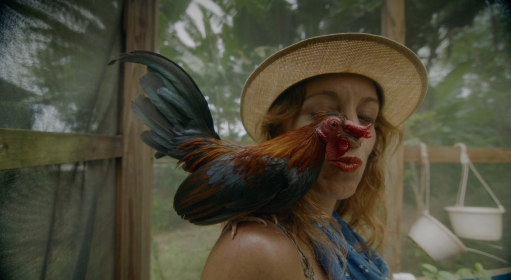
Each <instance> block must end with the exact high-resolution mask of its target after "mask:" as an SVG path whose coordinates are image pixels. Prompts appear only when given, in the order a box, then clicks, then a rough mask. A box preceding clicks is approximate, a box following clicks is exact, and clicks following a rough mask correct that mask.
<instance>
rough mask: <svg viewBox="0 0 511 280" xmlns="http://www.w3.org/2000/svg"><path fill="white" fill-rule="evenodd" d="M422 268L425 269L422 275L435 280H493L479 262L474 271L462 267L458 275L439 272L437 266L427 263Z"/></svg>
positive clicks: (443, 271) (457, 272)
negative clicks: (471, 279) (469, 279)
mask: <svg viewBox="0 0 511 280" xmlns="http://www.w3.org/2000/svg"><path fill="white" fill-rule="evenodd" d="M421 267H422V268H423V270H422V275H424V276H426V277H428V278H430V279H434V280H436V279H440V280H458V279H466V278H474V279H476V280H491V274H490V272H488V270H486V269H485V268H484V267H483V265H482V264H481V263H478V262H476V263H475V264H474V268H473V269H470V268H468V267H462V268H460V269H458V270H457V271H456V273H451V272H448V271H445V270H439V269H438V268H436V267H435V266H433V265H431V264H427V263H423V264H421Z"/></svg>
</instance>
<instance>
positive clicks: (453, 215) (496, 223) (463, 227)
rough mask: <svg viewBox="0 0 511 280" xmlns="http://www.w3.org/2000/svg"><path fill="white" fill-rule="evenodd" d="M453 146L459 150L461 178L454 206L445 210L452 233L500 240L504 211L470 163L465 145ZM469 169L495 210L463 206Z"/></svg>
mask: <svg viewBox="0 0 511 280" xmlns="http://www.w3.org/2000/svg"><path fill="white" fill-rule="evenodd" d="M455 146H457V147H460V149H461V156H460V162H461V165H462V173H461V175H462V177H461V182H460V189H459V191H458V198H457V201H456V205H455V206H450V207H446V208H445V210H447V212H448V213H449V218H450V220H451V224H452V227H453V229H454V232H455V233H456V235H457V236H459V237H462V238H468V239H475V240H485V241H497V240H500V239H501V238H502V215H503V214H504V213H505V212H506V211H505V209H504V207H503V206H502V204H500V201H499V200H498V199H497V197H496V196H495V194H494V193H493V191H492V190H491V189H490V187H489V186H488V184H487V183H486V182H485V181H484V179H483V177H481V175H480V174H479V172H477V169H476V168H475V166H474V165H473V164H472V162H471V161H470V158H469V157H468V154H467V147H466V146H465V144H463V143H456V144H455ZM469 168H470V169H471V170H472V172H474V174H475V175H476V177H477V179H479V181H480V182H481V184H482V185H483V186H484V188H485V189H486V191H487V192H488V193H489V194H490V196H491V197H492V198H493V200H494V201H495V203H496V204H497V207H496V208H494V207H493V208H492V207H468V206H464V203H465V195H466V190H467V181H468V172H469Z"/></svg>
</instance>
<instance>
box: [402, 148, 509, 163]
mask: <svg viewBox="0 0 511 280" xmlns="http://www.w3.org/2000/svg"><path fill="white" fill-rule="evenodd" d="M467 154H468V157H469V158H470V161H472V162H480V163H510V162H511V149H509V148H475V147H467ZM428 158H429V162H432V163H434V162H436V163H441V162H442V163H458V162H460V148H458V147H428ZM420 160H421V158H420V150H419V147H418V146H405V161H420Z"/></svg>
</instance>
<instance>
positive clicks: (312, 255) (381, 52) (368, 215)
mask: <svg viewBox="0 0 511 280" xmlns="http://www.w3.org/2000/svg"><path fill="white" fill-rule="evenodd" d="M426 88H427V75H426V71H425V69H424V66H423V65H422V63H421V62H420V60H419V59H418V58H417V56H416V55H415V54H413V52H411V51H410V50H409V49H407V48H406V47H404V46H402V45H400V44H398V43H396V42H394V41H391V40H389V39H386V38H383V37H380V36H374V35H369V34H336V35H328V36H321V37H315V38H310V39H307V40H304V41H302V42H299V43H297V44H295V45H292V46H290V47H288V48H285V49H283V50H281V51H279V52H277V53H276V54H274V55H272V56H271V57H269V58H268V59H267V60H266V61H264V62H263V63H262V64H261V65H260V66H259V67H258V68H257V69H256V70H255V71H254V73H252V75H251V76H250V77H249V79H248V80H247V83H246V84H245V87H244V89H243V94H242V98H241V116H242V121H243V124H244V126H245V128H246V130H247V132H248V133H249V134H250V136H252V137H253V138H254V139H255V140H256V141H264V140H268V139H271V138H273V137H275V136H277V135H279V134H281V133H284V132H286V131H288V130H291V129H295V128H298V127H301V126H304V125H306V124H309V123H310V122H312V116H313V115H314V113H316V112H319V111H335V112H339V113H342V114H343V115H344V116H345V117H346V118H347V119H348V120H351V121H353V122H355V123H357V124H360V125H364V126H365V125H368V124H372V126H371V131H370V132H371V135H372V137H371V138H368V139H361V145H360V146H359V147H352V148H351V149H350V150H349V151H348V152H347V153H346V155H345V156H343V158H342V159H341V160H340V161H338V162H330V161H328V160H325V162H324V164H323V167H322V170H321V173H320V176H319V179H318V180H317V182H316V184H315V185H314V186H313V188H312V189H311V191H310V192H309V193H308V194H307V195H306V196H305V197H304V198H303V199H301V200H300V201H299V202H297V203H296V204H295V205H294V206H292V207H291V208H290V209H289V210H287V211H285V212H284V213H278V215H276V216H275V218H270V217H266V224H261V223H251V222H246V223H240V224H239V225H238V229H237V234H236V236H235V238H234V239H232V238H231V233H230V231H229V230H224V232H223V233H222V234H221V236H220V237H219V239H218V241H217V243H216V244H215V246H214V248H213V249H212V251H211V253H210V256H209V258H208V260H207V262H206V265H205V267H204V271H203V275H202V279H280V280H281V279H315V280H319V279H350V278H354V279H386V278H387V277H388V276H389V270H388V268H387V266H386V265H385V263H384V262H383V260H382V259H381V258H380V257H379V255H378V254H377V253H376V252H375V251H374V250H373V249H370V248H371V247H373V246H376V245H378V244H381V241H382V240H383V235H384V230H385V225H384V221H383V222H382V221H380V220H379V219H378V217H377V216H380V217H384V216H385V213H381V212H380V213H377V211H382V209H384V201H383V193H384V168H383V161H382V159H383V157H384V155H385V153H387V152H389V151H388V150H389V148H388V146H389V142H390V141H392V140H393V139H394V138H397V139H398V140H400V133H399V130H398V129H397V126H398V125H399V124H401V123H402V122H403V121H404V120H405V119H406V118H408V117H409V116H410V115H411V114H412V113H413V111H415V109H416V108H417V107H418V106H419V105H420V103H421V102H422V100H423V98H424V95H425V92H426ZM377 214H378V215H377ZM355 230H357V231H362V232H363V233H364V234H365V236H366V237H368V238H367V240H366V241H365V240H363V239H362V237H360V236H359V235H358V234H357V233H356V231H355Z"/></svg>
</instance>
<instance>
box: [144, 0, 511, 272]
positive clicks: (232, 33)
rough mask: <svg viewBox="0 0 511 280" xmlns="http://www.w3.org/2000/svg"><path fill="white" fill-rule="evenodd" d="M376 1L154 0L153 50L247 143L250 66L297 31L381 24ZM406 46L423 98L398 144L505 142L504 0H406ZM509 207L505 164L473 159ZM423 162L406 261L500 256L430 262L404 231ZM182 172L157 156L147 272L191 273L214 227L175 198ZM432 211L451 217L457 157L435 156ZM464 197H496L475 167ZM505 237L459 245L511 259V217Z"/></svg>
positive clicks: (410, 181)
mask: <svg viewBox="0 0 511 280" xmlns="http://www.w3.org/2000/svg"><path fill="white" fill-rule="evenodd" d="M381 3H382V1H381V0H360V1H356V0H343V1H341V0H316V1H312V0H309V1H307V0H252V1H245V0H188V1H186V0H182V1H173V0H160V15H159V33H158V36H159V37H158V48H159V50H158V51H159V52H160V53H161V54H162V55H164V56H166V57H168V58H170V59H172V60H175V61H177V62H179V63H180V64H181V65H182V66H183V67H184V68H185V69H186V70H187V71H188V72H189V73H190V74H191V76H192V77H193V78H194V80H195V81H196V82H197V84H198V86H199V88H200V89H201V90H202V92H203V93H204V94H205V95H206V98H207V99H208V102H209V103H210V108H211V110H212V113H213V119H214V120H215V126H216V128H217V129H218V131H219V132H220V135H221V137H222V138H223V139H228V140H231V141H238V142H245V143H251V142H252V140H251V139H250V138H249V137H248V136H247V135H246V133H245V131H244V129H243V127H242V125H241V122H240V118H239V111H238V108H239V97H240V93H241V89H242V87H243V84H244V82H245V80H246V78H247V77H248V75H249V74H250V73H251V72H252V71H253V70H254V68H255V67H256V66H257V65H259V64H260V63H261V62H262V61H263V60H264V59H265V58H266V57H268V56H269V55H270V54H272V53H274V52H275V51H277V50H279V49H281V48H283V47H286V46H288V45H290V44H292V43H295V42H298V41H300V40H302V39H304V38H308V37H312V36H317V35H323V34H330V33H340V32H365V33H372V34H381V28H380V22H381ZM405 5H406V6H405V7H406V8H405V9H406V11H405V14H406V45H407V46H408V47H409V48H410V49H412V50H413V51H414V52H415V53H417V54H418V55H419V57H420V58H421V60H422V61H423V63H424V64H425V66H426V68H427V69H428V73H429V76H430V84H429V89H428V94H427V96H426V100H425V101H424V103H423V104H422V106H421V107H420V108H419V110H418V111H417V112H416V113H415V114H414V115H413V116H412V117H411V118H410V119H409V120H408V121H407V122H406V123H405V125H404V130H405V145H417V144H418V143H419V142H421V141H422V142H425V143H426V144H427V145H429V146H452V145H454V144H455V143H456V142H464V143H466V144H467V146H469V147H505V148H509V147H511V141H510V140H511V63H510V61H511V59H510V58H511V45H510V44H511V33H510V27H511V17H510V13H509V7H508V6H506V4H505V3H504V2H500V1H481V0H451V1H445V0H430V1H421V0H406V1H405ZM476 167H477V168H478V170H479V172H480V173H481V174H482V176H483V177H484V178H485V180H486V181H487V182H488V184H489V185H490V187H491V188H492V189H493V191H494V192H495V193H496V195H497V196H498V197H499V199H500V201H501V203H502V204H503V205H504V207H506V208H507V209H508V211H509V209H511V193H510V192H509V183H510V182H511V172H510V170H511V165H510V164H493V163H491V164H476ZM420 172H421V171H420V166H419V164H416V163H405V190H404V205H403V221H402V222H403V224H402V230H403V232H402V237H403V238H402V255H401V267H402V271H406V272H411V273H414V274H415V275H420V274H421V268H420V264H421V263H432V264H434V265H435V266H437V267H439V268H440V269H443V270H448V271H455V270H456V269H458V268H459V267H463V266H465V267H473V264H474V263H475V262H481V263H482V264H483V265H484V267H485V268H487V269H494V268H500V267H503V266H505V265H503V264H502V263H499V262H496V261H494V260H492V259H490V258H486V257H482V256H479V255H476V254H472V253H467V254H462V255H458V256H455V257H453V258H450V259H448V260H446V261H442V262H440V263H435V262H434V261H433V260H432V259H430V258H429V257H428V256H427V255H426V253H424V252H423V251H422V250H421V249H420V248H418V247H417V246H416V245H415V244H413V243H412V242H411V240H410V239H409V238H408V237H407V234H406V233H407V231H408V229H409V226H410V224H411V223H412V222H413V220H414V219H415V218H416V217H417V214H418V211H417V207H416V197H415V195H414V189H415V190H416V189H417V188H418V185H419V183H418V182H419V180H418V178H419V177H420ZM185 176H186V174H185V173H183V172H181V171H180V170H179V169H176V168H175V162H173V161H171V160H165V159H164V160H156V161H155V163H154V193H153V231H152V232H153V247H152V249H153V250H152V277H153V279H198V278H199V277H200V273H201V269H202V266H203V264H204V262H205V260H206V258H207V255H208V252H209V250H210V249H211V248H212V246H213V244H214V242H215V240H216V238H217V237H218V235H219V234H220V230H221V228H220V227H219V226H212V227H195V226H191V225H189V224H187V223H186V222H183V221H181V220H180V219H179V217H177V216H176V215H175V212H174V211H173V209H172V200H173V194H174V193H175V190H176V188H177V187H178V186H179V182H180V181H181V180H183V178H184V177H185ZM431 176H432V177H431V188H432V189H431V213H432V215H433V216H435V217H436V218H437V219H439V220H440V221H441V222H442V223H444V224H445V225H448V227H450V223H449V220H448V217H447V213H446V211H445V210H444V207H445V206H451V205H454V204H455V201H456V195H457V192H458V187H459V181H460V177H461V166H460V164H438V163H437V164H432V165H431ZM466 205H471V206H489V207H495V204H494V202H493V200H492V199H491V197H490V196H489V195H488V194H487V193H486V191H485V190H484V189H483V187H482V186H481V185H480V183H478V181H477V179H476V178H475V177H474V176H473V174H472V175H471V177H469V186H468V191H467V199H466ZM508 217H509V214H508V213H506V214H504V234H503V239H502V240H501V241H498V242H479V241H471V240H463V242H464V243H465V245H466V246H467V247H470V248H476V249H479V250H482V251H486V252H489V253H491V254H494V255H496V256H499V257H501V258H504V259H507V260H509V261H511V234H510V232H511V219H509V218H508Z"/></svg>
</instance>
